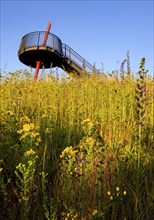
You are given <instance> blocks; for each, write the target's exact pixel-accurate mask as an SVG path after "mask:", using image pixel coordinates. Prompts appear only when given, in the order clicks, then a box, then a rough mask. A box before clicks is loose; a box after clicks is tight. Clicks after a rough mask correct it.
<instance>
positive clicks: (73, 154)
mask: <svg viewBox="0 0 154 220" xmlns="http://www.w3.org/2000/svg"><path fill="white" fill-rule="evenodd" d="M77 152H78V150H73V148H72V146H70V147H66V148H65V149H64V150H63V152H62V154H61V155H60V158H63V157H64V156H66V155H68V154H69V155H71V156H72V157H74V156H75V154H76V153H77Z"/></svg>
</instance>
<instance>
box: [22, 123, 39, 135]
mask: <svg viewBox="0 0 154 220" xmlns="http://www.w3.org/2000/svg"><path fill="white" fill-rule="evenodd" d="M35 129H36V128H35V125H34V123H26V124H24V125H23V128H22V129H21V130H19V131H18V133H19V134H21V133H23V132H28V131H34V130H35Z"/></svg>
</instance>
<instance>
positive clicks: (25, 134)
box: [18, 117, 41, 146]
mask: <svg viewBox="0 0 154 220" xmlns="http://www.w3.org/2000/svg"><path fill="white" fill-rule="evenodd" d="M29 120H30V119H29V118H28V117H24V118H22V119H21V122H26V123H24V124H23V125H22V129H20V130H18V134H20V135H21V136H20V140H26V142H27V143H28V142H29V143H30V142H31V141H33V142H35V145H36V146H37V145H39V143H40V141H41V139H40V134H39V132H38V130H39V127H38V126H37V125H35V124H34V123H30V122H29ZM31 143H32V142H31Z"/></svg>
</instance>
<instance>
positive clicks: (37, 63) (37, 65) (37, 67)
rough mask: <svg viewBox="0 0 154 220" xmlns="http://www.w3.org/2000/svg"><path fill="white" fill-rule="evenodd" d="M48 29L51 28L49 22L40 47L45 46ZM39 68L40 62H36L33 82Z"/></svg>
mask: <svg viewBox="0 0 154 220" xmlns="http://www.w3.org/2000/svg"><path fill="white" fill-rule="evenodd" d="M50 28H51V23H50V21H49V22H48V25H47V28H46V32H45V35H44V39H43V44H42V46H45V45H46V42H47V39H48V33H49V31H50ZM40 66H41V60H38V61H36V69H35V73H34V80H35V81H36V80H37V76H38V72H39V69H40Z"/></svg>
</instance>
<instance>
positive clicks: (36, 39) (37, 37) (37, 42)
mask: <svg viewBox="0 0 154 220" xmlns="http://www.w3.org/2000/svg"><path fill="white" fill-rule="evenodd" d="M45 34H46V32H45V31H37V32H32V33H29V34H26V35H25V36H24V37H23V38H22V41H21V44H20V47H19V51H18V53H20V51H22V50H25V49H27V48H30V47H38V46H43V39H44V36H45ZM45 46H46V47H49V48H51V49H54V50H56V51H57V52H58V53H59V54H60V55H61V56H62V55H63V54H62V53H63V52H62V42H61V40H60V39H59V38H58V37H57V36H56V35H54V34H52V33H48V38H47V42H46V45H45Z"/></svg>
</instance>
